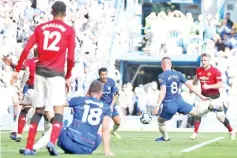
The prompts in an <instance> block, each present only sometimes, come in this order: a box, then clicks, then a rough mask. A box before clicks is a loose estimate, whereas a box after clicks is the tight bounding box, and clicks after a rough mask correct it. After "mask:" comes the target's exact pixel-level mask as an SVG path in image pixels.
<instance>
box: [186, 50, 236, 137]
mask: <svg viewBox="0 0 237 158" xmlns="http://www.w3.org/2000/svg"><path fill="white" fill-rule="evenodd" d="M210 61H211V57H210V55H209V54H206V53H203V54H202V55H201V62H202V67H199V68H197V71H196V76H195V78H194V80H193V85H195V84H196V83H197V82H198V80H199V81H200V84H201V93H202V95H204V96H206V97H210V98H211V99H212V100H211V101H207V102H202V101H200V102H199V103H198V107H199V106H200V107H202V106H206V107H208V104H216V105H220V106H223V100H222V98H221V97H220V91H219V89H220V88H222V87H223V86H224V85H223V83H222V77H221V72H220V71H219V70H218V69H217V68H215V67H213V66H212V65H211V64H210ZM216 117H217V119H218V120H219V121H220V122H221V123H223V124H224V125H225V127H226V128H227V129H228V131H229V133H230V137H231V140H235V131H234V130H233V128H232V127H231V125H230V122H229V120H228V119H227V118H226V116H225V113H224V112H216ZM200 123H201V117H197V118H195V121H194V133H193V134H192V135H191V137H190V139H196V138H197V136H198V129H199V126H200Z"/></svg>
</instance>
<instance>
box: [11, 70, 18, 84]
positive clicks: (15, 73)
mask: <svg viewBox="0 0 237 158" xmlns="http://www.w3.org/2000/svg"><path fill="white" fill-rule="evenodd" d="M17 79H18V72H16V71H15V72H13V74H12V78H11V84H12V85H13V84H14V83H16V81H17Z"/></svg>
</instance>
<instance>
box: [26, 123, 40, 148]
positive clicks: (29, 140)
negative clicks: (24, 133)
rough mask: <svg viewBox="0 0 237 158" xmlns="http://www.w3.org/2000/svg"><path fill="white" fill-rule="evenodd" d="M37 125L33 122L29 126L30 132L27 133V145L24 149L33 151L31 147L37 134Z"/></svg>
mask: <svg viewBox="0 0 237 158" xmlns="http://www.w3.org/2000/svg"><path fill="white" fill-rule="evenodd" d="M37 128H38V124H37V123H35V122H33V123H31V124H30V130H29V133H28V138H27V144H26V149H30V150H33V145H34V141H35V135H36V132H37Z"/></svg>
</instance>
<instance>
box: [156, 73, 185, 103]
mask: <svg viewBox="0 0 237 158" xmlns="http://www.w3.org/2000/svg"><path fill="white" fill-rule="evenodd" d="M158 81H159V83H160V86H166V95H165V98H164V100H163V102H164V103H165V102H172V101H174V100H175V99H176V98H178V97H179V89H180V87H181V85H182V83H185V82H187V79H186V78H185V77H184V75H183V74H182V73H181V72H179V71H174V70H167V71H164V72H163V73H162V74H160V75H159V76H158Z"/></svg>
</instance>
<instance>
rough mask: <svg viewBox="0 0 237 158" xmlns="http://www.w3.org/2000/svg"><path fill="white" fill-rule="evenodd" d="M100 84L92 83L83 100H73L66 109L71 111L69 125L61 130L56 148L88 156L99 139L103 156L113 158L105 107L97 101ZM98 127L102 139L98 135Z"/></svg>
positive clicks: (109, 113)
mask: <svg viewBox="0 0 237 158" xmlns="http://www.w3.org/2000/svg"><path fill="white" fill-rule="evenodd" d="M102 94H103V85H102V83H101V82H99V81H93V82H92V83H91V85H90V87H89V90H88V93H87V96H86V97H74V98H72V99H71V100H70V101H69V107H72V108H73V110H74V114H73V120H72V123H71V124H70V125H69V126H68V127H66V128H64V129H63V130H62V131H61V133H60V135H59V138H58V143H57V145H58V146H59V147H60V148H61V149H62V150H64V152H65V153H70V154H91V153H92V152H93V151H94V150H96V148H97V147H98V146H99V145H100V144H101V141H102V139H103V144H104V154H105V156H113V155H114V154H113V153H112V152H111V151H110V140H109V139H110V133H109V120H110V115H111V110H110V107H109V105H107V104H105V103H103V102H102V101H100V100H99V99H100V97H101V96H102ZM101 124H102V138H101V136H100V135H99V134H98V130H99V127H100V125H101Z"/></svg>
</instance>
